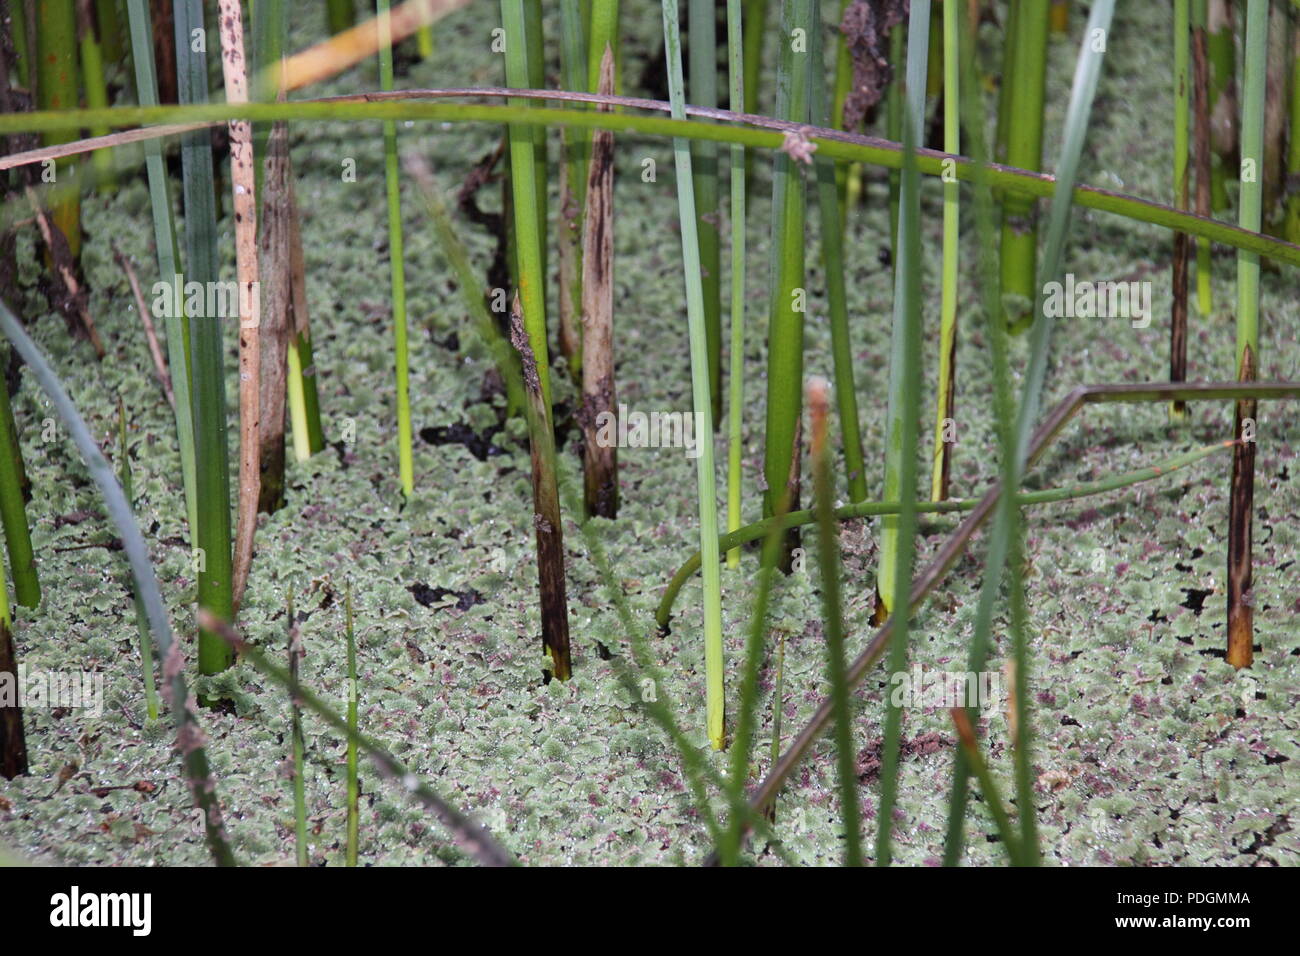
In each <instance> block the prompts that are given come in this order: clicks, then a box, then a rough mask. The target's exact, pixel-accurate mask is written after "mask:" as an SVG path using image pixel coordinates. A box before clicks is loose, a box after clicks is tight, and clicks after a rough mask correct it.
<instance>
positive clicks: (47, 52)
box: [35, 0, 81, 262]
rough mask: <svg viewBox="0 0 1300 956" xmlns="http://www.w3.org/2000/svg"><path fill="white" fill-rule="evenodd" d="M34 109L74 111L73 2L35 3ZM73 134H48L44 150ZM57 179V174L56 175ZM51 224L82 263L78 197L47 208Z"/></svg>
mask: <svg viewBox="0 0 1300 956" xmlns="http://www.w3.org/2000/svg"><path fill="white" fill-rule="evenodd" d="M35 22H36V23H37V24H38V26H39V29H38V30H37V31H36V91H35V99H36V106H37V108H38V109H42V110H70V109H76V108H77V106H78V104H79V100H78V96H77V17H76V5H75V3H74V0H36V5H35ZM77 135H78V133H77V132H76V131H74V130H66V131H64V132H58V133H56V132H49V133H47V134H46V135H45V136H44V137H42V142H43V143H44V144H45V145H46V146H52V145H57V144H59V143H66V142H70V141H71V140H74V139H76V137H77ZM56 175H57V173H56ZM50 219H51V222H52V224H53V225H54V226H55V227H56V228H57V229H58V230H59V231H60V232H62V233H63V235H64V238H66V239H67V240H68V251H69V252H70V253H71V254H72V260H73V261H74V262H80V261H81V197H80V196H79V195H78V194H77V193H66V194H64V195H63V196H61V197H60V199H59V201H58V203H57V204H54V205H52V206H51V208H50Z"/></svg>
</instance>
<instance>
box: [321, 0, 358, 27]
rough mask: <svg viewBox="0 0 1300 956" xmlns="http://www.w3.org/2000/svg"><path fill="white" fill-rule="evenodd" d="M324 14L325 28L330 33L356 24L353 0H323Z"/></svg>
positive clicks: (355, 9)
mask: <svg viewBox="0 0 1300 956" xmlns="http://www.w3.org/2000/svg"><path fill="white" fill-rule="evenodd" d="M325 14H326V24H327V28H328V30H329V32H330V34H331V35H334V34H336V33H342V32H343V31H344V30H347V29H349V28H351V27H354V26H356V23H357V8H356V2H355V0H325Z"/></svg>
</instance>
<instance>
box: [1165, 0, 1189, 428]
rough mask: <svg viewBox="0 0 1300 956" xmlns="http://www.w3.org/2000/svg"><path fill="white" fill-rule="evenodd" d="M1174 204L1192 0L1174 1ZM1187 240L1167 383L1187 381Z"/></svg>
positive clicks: (1182, 245) (1183, 138) (1184, 130)
mask: <svg viewBox="0 0 1300 956" xmlns="http://www.w3.org/2000/svg"><path fill="white" fill-rule="evenodd" d="M1173 45H1174V205H1176V206H1177V207H1178V208H1179V209H1187V208H1188V199H1189V193H1188V188H1187V157H1188V119H1189V118H1190V109H1189V94H1190V92H1191V77H1190V76H1189V74H1188V63H1189V60H1190V59H1191V0H1174V44H1173ZM1190 245H1191V241H1190V237H1189V236H1188V235H1187V233H1185V232H1176V233H1174V260H1173V276H1172V278H1173V289H1172V295H1173V311H1172V313H1171V315H1170V320H1169V381H1171V382H1183V381H1186V380H1187V260H1188V253H1189V251H1190V249H1189V247H1190ZM1186 413H1187V406H1186V403H1184V402H1170V403H1169V418H1170V420H1171V421H1182V420H1183V419H1184V418H1185V417H1186Z"/></svg>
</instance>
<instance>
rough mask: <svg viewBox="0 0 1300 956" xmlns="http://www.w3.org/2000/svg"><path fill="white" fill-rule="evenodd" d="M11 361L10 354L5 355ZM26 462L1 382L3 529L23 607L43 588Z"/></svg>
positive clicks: (6, 389)
mask: <svg viewBox="0 0 1300 956" xmlns="http://www.w3.org/2000/svg"><path fill="white" fill-rule="evenodd" d="M5 358H8V350H6V352H5ZM22 469H23V460H22V449H21V447H20V444H19V441H18V426H17V425H16V424H15V423H14V412H13V407H12V406H11V405H10V403H9V386H8V384H7V383H5V382H0V522H2V523H3V525H4V533H5V544H6V546H7V547H8V550H9V570H10V573H11V574H12V576H13V579H14V600H15V601H16V602H17V603H18V604H21V605H22V606H23V607H36V605H38V604H40V603H41V584H40V581H39V580H38V578H37V576H36V560H35V558H34V556H33V554H32V536H31V531H30V529H29V528H28V526H27V507H26V505H25V503H24V502H23V475H22Z"/></svg>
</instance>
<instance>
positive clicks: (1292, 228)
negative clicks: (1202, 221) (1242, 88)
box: [1282, 6, 1300, 243]
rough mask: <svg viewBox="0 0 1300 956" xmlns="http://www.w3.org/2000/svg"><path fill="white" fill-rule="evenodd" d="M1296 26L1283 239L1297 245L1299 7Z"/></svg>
mask: <svg viewBox="0 0 1300 956" xmlns="http://www.w3.org/2000/svg"><path fill="white" fill-rule="evenodd" d="M1292 12H1293V13H1294V14H1295V16H1294V20H1295V23H1294V24H1293V26H1292V45H1291V101H1290V124H1291V125H1290V129H1291V133H1290V137H1291V138H1290V141H1289V142H1288V144H1287V154H1286V177H1287V182H1289V183H1291V184H1292V186H1291V189H1290V191H1289V192H1288V193H1287V197H1286V217H1285V219H1284V220H1283V222H1284V225H1283V227H1282V237H1283V238H1284V239H1286V241H1287V242H1294V243H1300V8H1296V7H1294V6H1293V8H1292Z"/></svg>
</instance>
